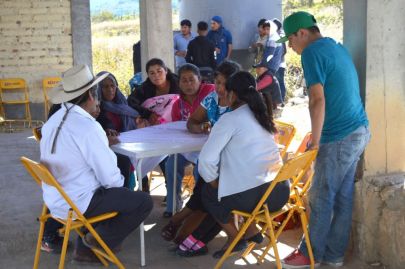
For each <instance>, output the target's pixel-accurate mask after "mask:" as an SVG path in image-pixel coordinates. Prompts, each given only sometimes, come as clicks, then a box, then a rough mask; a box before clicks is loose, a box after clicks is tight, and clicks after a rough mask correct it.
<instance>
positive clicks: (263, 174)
mask: <svg viewBox="0 0 405 269" xmlns="http://www.w3.org/2000/svg"><path fill="white" fill-rule="evenodd" d="M225 88H226V91H227V100H228V104H229V106H230V109H231V112H229V113H227V114H225V115H223V116H222V117H221V118H220V119H219V121H218V122H217V124H216V125H215V126H214V127H213V128H212V131H211V133H210V136H209V138H208V141H207V142H206V144H205V145H204V147H203V148H202V150H201V153H200V157H199V165H198V171H199V173H200V175H201V176H202V178H203V179H204V180H205V181H206V182H207V183H209V184H206V185H205V186H204V188H203V193H202V200H203V204H204V206H205V208H206V210H207V211H208V212H209V213H210V214H211V215H212V216H213V217H214V218H215V219H216V220H217V221H218V223H219V224H220V225H221V226H222V228H223V229H224V230H225V232H226V233H227V235H228V242H227V243H226V244H225V245H224V247H223V248H222V249H221V250H219V251H217V252H215V253H214V257H215V258H220V257H221V256H222V255H223V253H224V252H225V250H226V249H227V247H228V246H229V244H230V242H232V241H233V239H234V238H235V237H236V235H237V233H238V231H237V229H236V227H235V224H234V220H233V218H232V215H231V211H232V210H241V211H247V212H251V211H252V210H253V209H254V207H255V206H256V205H257V203H258V201H259V200H260V199H261V197H262V196H263V194H264V193H265V191H266V189H267V188H268V186H269V184H270V182H271V181H272V180H273V179H274V177H275V175H276V174H277V172H278V170H279V168H280V167H281V165H282V161H281V157H280V153H279V150H278V147H277V144H276V142H275V141H274V136H273V134H274V133H275V132H276V129H275V126H274V123H273V119H272V112H271V111H272V109H271V103H270V102H269V99H268V98H267V96H265V95H262V94H261V93H260V92H258V91H257V90H256V82H255V79H254V77H253V76H252V75H251V74H250V73H248V72H244V71H243V72H237V73H236V74H234V75H232V76H231V77H230V78H229V79H228V81H227V83H226V87H225ZM289 193H290V191H289V186H288V184H279V185H277V186H276V188H275V189H274V191H273V192H272V194H271V195H270V196H269V199H268V201H267V203H268V206H269V210H270V211H277V210H279V209H280V208H282V207H283V206H284V204H285V203H286V202H287V200H288V197H289ZM260 237H261V235H260V234H259V231H258V230H257V228H256V227H255V225H251V227H249V229H248V230H247V231H246V234H245V237H244V238H243V239H241V240H240V241H239V242H238V244H237V245H236V246H235V249H234V251H240V250H242V249H244V248H246V247H247V241H249V240H252V241H255V242H257V241H260Z"/></svg>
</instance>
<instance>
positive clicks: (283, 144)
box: [274, 121, 296, 158]
mask: <svg viewBox="0 0 405 269" xmlns="http://www.w3.org/2000/svg"><path fill="white" fill-rule="evenodd" d="M274 123H275V125H276V129H277V131H278V133H277V134H275V136H274V138H275V140H276V142H277V143H278V144H279V146H280V155H281V158H284V156H285V155H286V153H287V149H288V146H289V145H290V144H291V141H292V140H293V138H294V135H295V132H296V129H295V127H294V125H292V124H289V123H285V122H281V121H274Z"/></svg>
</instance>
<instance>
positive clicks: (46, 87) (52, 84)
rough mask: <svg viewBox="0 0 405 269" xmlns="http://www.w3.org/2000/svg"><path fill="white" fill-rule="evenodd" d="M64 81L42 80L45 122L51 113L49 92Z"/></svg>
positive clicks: (57, 78)
mask: <svg viewBox="0 0 405 269" xmlns="http://www.w3.org/2000/svg"><path fill="white" fill-rule="evenodd" d="M61 80H62V79H61V78H60V77H48V78H44V79H43V80H42V90H43V93H44V110H45V120H46V119H47V118H48V112H49V107H50V106H49V98H48V91H49V90H50V89H52V88H54V87H56V86H58V84H59V83H60V81H61Z"/></svg>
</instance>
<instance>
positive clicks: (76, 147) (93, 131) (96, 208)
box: [40, 65, 153, 262]
mask: <svg viewBox="0 0 405 269" xmlns="http://www.w3.org/2000/svg"><path fill="white" fill-rule="evenodd" d="M107 75H108V74H103V75H101V76H98V77H94V76H93V74H92V73H91V71H90V70H89V68H88V67H87V66H86V65H79V66H74V67H73V68H71V69H69V70H67V71H66V72H65V73H63V75H62V83H61V86H60V87H57V88H54V89H52V90H51V91H50V92H49V97H50V99H51V101H52V102H53V103H56V104H58V103H62V104H61V106H62V107H61V109H60V110H59V111H57V112H56V113H55V114H54V115H53V116H52V117H51V118H50V119H49V120H48V121H47V122H46V123H45V125H44V126H43V127H42V139H41V143H40V150H41V163H43V164H44V165H46V166H47V167H48V168H49V170H50V171H51V173H52V174H53V175H54V176H55V178H56V179H57V180H58V182H59V183H60V184H61V185H62V188H63V189H64V190H65V192H66V193H67V194H68V195H69V197H70V198H71V199H72V201H73V202H74V203H75V204H76V205H77V206H78V208H79V210H80V211H81V212H82V213H83V214H84V215H85V216H86V217H91V216H95V215H99V214H102V213H105V212H111V211H117V212H118V216H117V217H115V218H113V219H112V220H111V221H104V222H102V223H100V224H98V225H97V227H96V230H97V231H98V233H99V234H100V236H101V237H102V238H103V240H104V241H105V242H106V243H107V245H109V247H110V248H116V247H117V246H119V245H120V244H121V242H122V241H123V240H124V238H125V237H126V236H127V235H128V234H129V233H131V232H132V231H133V230H134V229H136V228H137V227H138V226H139V224H140V223H141V222H142V221H143V220H144V219H145V218H146V217H147V216H148V215H149V213H150V212H151V210H152V207H153V203H152V199H151V197H150V195H149V194H147V193H144V192H133V191H130V190H129V189H127V188H124V187H122V186H123V183H124V178H123V176H122V175H121V174H120V170H119V169H118V167H117V158H116V155H115V154H114V153H113V152H112V151H111V149H110V148H109V146H108V139H107V136H106V134H105V132H104V131H103V129H102V128H101V126H100V124H99V123H98V122H97V121H96V120H95V119H94V118H93V117H92V116H91V113H94V112H95V111H96V110H97V105H98V97H97V91H96V85H97V83H98V82H100V81H101V80H103V79H104V78H105V77H106V76H107ZM42 189H43V199H44V202H45V204H46V205H47V206H48V208H49V210H50V212H51V214H52V215H53V216H55V217H59V218H66V217H67V213H68V210H69V206H68V204H67V203H66V202H65V201H64V199H63V198H62V196H61V195H60V194H59V193H58V192H57V191H56V189H54V188H53V187H50V186H48V185H46V184H43V185H42ZM94 244H95V240H94V238H93V237H92V236H91V234H87V235H86V236H85V237H84V238H83V240H81V239H80V238H78V240H77V244H76V248H75V253H74V259H75V260H76V261H79V262H80V261H83V262H98V260H97V258H96V257H95V256H94V254H93V253H92V252H91V251H90V249H89V248H88V247H89V246H91V245H94Z"/></svg>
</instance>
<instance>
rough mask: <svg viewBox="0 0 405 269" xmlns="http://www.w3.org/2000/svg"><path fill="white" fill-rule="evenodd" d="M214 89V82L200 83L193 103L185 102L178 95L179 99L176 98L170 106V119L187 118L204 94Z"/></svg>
mask: <svg viewBox="0 0 405 269" xmlns="http://www.w3.org/2000/svg"><path fill="white" fill-rule="evenodd" d="M214 89H215V85H214V84H205V83H201V85H200V89H199V90H198V93H197V98H195V99H194V101H193V104H189V103H188V102H186V101H185V100H184V97H183V96H182V95H180V99H178V100H176V102H174V104H173V107H172V121H180V120H187V119H188V118H189V117H190V115H191V114H192V113H193V112H194V111H195V110H196V109H197V107H198V106H199V105H200V103H201V101H202V100H203V99H204V98H205V96H207V95H208V94H209V93H211V92H213V91H214Z"/></svg>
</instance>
